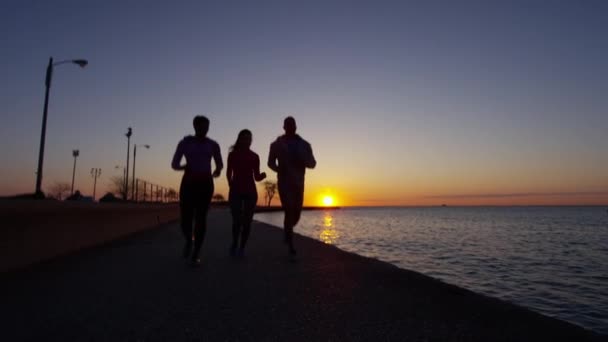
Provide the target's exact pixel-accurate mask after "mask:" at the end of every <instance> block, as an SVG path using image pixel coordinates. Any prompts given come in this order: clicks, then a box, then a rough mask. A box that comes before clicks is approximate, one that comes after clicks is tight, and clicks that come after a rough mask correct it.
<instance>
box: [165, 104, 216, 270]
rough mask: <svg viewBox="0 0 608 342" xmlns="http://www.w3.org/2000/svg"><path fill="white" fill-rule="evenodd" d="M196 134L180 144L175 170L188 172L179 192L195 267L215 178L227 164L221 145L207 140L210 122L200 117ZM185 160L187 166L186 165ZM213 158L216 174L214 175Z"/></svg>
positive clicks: (187, 248) (187, 247)
mask: <svg viewBox="0 0 608 342" xmlns="http://www.w3.org/2000/svg"><path fill="white" fill-rule="evenodd" d="M192 123H193V126H194V132H195V135H194V136H192V135H189V136H186V137H185V138H184V139H182V140H181V141H180V142H179V144H177V149H176V150H175V155H173V161H172V162H171V167H172V168H173V170H184V175H183V177H182V183H181V186H180V190H179V204H180V211H181V228H182V232H183V233H184V238H185V239H186V244H185V246H184V251H183V255H184V258H186V259H187V258H188V257H190V258H191V265H192V266H198V265H200V262H201V261H200V259H199V254H200V251H201V247H202V245H203V240H204V239H205V232H206V230H207V212H208V211H209V204H210V203H211V196H213V190H214V187H213V177H219V175H220V173H221V171H222V168H223V167H224V164H223V163H222V154H221V152H220V146H219V145H218V144H217V143H216V142H215V141H213V140H211V139H209V138H207V132H208V131H209V119H207V118H206V117H204V116H201V115H199V116H196V117H195V118H194V120H193V122H192ZM182 157H185V158H186V164H185V165H182V164H181V160H182ZM211 158H213V160H214V162H215V171H213V173H212V172H211ZM193 219H194V251H192V220H193Z"/></svg>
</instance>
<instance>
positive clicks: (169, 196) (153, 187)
mask: <svg viewBox="0 0 608 342" xmlns="http://www.w3.org/2000/svg"><path fill="white" fill-rule="evenodd" d="M134 190H135V192H134V193H132V194H131V196H132V198H131V200H132V201H134V202H157V203H171V202H178V201H179V192H178V191H176V190H175V189H173V188H168V187H164V186H161V185H158V184H154V183H152V182H148V181H146V180H143V179H139V178H137V179H136V180H135V189H134Z"/></svg>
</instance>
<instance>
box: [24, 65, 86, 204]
mask: <svg viewBox="0 0 608 342" xmlns="http://www.w3.org/2000/svg"><path fill="white" fill-rule="evenodd" d="M66 63H73V64H76V65H78V66H80V67H81V68H84V67H85V66H86V65H87V64H88V63H89V62H88V61H87V60H86V59H71V60H65V61H60V62H55V63H53V57H51V58H49V65H48V66H47V67H46V78H45V81H44V85H45V86H46V91H45V94H44V110H43V112H42V133H40V151H39V152H38V172H36V193H35V195H36V197H43V195H42V189H41V188H42V165H43V163H44V141H45V139H46V118H47V114H48V108H49V90H50V89H51V81H52V79H53V67H54V66H57V65H61V64H66Z"/></svg>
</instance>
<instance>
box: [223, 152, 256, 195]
mask: <svg viewBox="0 0 608 342" xmlns="http://www.w3.org/2000/svg"><path fill="white" fill-rule="evenodd" d="M226 176H227V177H228V184H229V185H230V191H231V192H232V191H234V192H235V193H238V194H257V190H256V187H255V181H260V180H262V176H261V174H260V157H258V155H257V154H256V153H255V152H253V151H251V150H234V151H232V152H230V153H229V154H228V169H227V171H226Z"/></svg>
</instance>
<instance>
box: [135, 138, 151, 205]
mask: <svg viewBox="0 0 608 342" xmlns="http://www.w3.org/2000/svg"><path fill="white" fill-rule="evenodd" d="M137 146H143V147H145V148H146V149H149V148H150V145H141V144H140V145H137V144H134V145H133V177H132V178H133V179H132V180H131V183H132V184H133V185H132V186H131V198H133V196H135V158H137ZM135 200H136V201H137V198H135Z"/></svg>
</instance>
